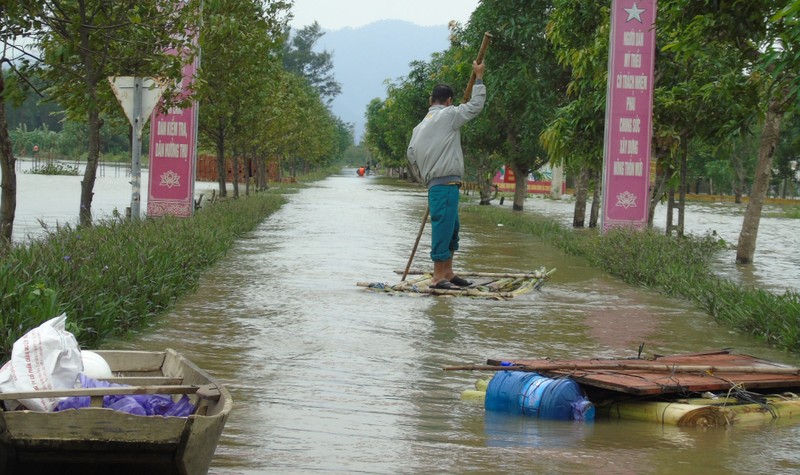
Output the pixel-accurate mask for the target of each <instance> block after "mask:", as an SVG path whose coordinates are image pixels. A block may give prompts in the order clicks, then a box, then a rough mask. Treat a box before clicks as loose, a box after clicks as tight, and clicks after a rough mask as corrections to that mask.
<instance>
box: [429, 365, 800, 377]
mask: <svg viewBox="0 0 800 475" xmlns="http://www.w3.org/2000/svg"><path fill="white" fill-rule="evenodd" d="M442 369H444V370H445V371H527V372H536V371H608V370H611V371H613V370H618V371H641V372H658V373H663V372H666V373H738V374H789V375H791V374H794V375H800V368H794V367H788V366H764V365H760V366H714V365H681V364H668V363H666V364H665V363H656V364H629V363H597V364H578V363H542V364H531V365H517V366H498V365H464V366H446V367H444V368H442Z"/></svg>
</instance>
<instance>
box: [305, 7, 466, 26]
mask: <svg viewBox="0 0 800 475" xmlns="http://www.w3.org/2000/svg"><path fill="white" fill-rule="evenodd" d="M478 3H480V2H479V0H294V7H292V13H293V14H294V19H293V20H292V21H291V26H292V27H293V28H295V29H299V28H302V27H304V26H308V25H310V24H312V23H313V22H314V20H316V21H317V23H319V24H320V26H321V27H322V28H323V29H325V30H339V29H342V28H347V27H350V28H358V27H360V26H364V25H368V24H370V23H374V22H376V21H378V20H384V19H393V20H405V21H409V22H411V23H415V24H417V25H421V26H432V25H446V24H447V23H448V22H449V21H450V20H456V21H458V22H460V23H462V24H466V23H467V21H468V20H469V16H470V14H472V12H473V11H475V8H477V7H478Z"/></svg>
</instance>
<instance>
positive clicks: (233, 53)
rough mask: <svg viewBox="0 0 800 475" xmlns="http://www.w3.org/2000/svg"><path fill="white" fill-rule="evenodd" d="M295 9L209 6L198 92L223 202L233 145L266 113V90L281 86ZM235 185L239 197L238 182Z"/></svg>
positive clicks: (235, 2)
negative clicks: (282, 55) (286, 34)
mask: <svg viewBox="0 0 800 475" xmlns="http://www.w3.org/2000/svg"><path fill="white" fill-rule="evenodd" d="M289 6H290V4H289V3H288V2H283V1H274V2H269V3H266V4H265V3H262V2H260V1H257V0H246V1H239V0H215V1H208V2H206V3H205V4H204V9H203V28H202V29H201V30H200V47H201V50H202V51H203V62H202V64H201V67H200V71H199V74H198V75H199V81H198V87H197V92H198V97H199V100H200V111H201V112H200V121H199V130H200V133H201V139H204V140H205V141H206V142H207V143H209V144H211V146H212V147H213V148H214V149H215V151H216V162H217V175H218V178H217V180H218V184H219V195H220V196H221V197H225V196H227V195H228V192H227V188H226V178H227V175H228V173H227V166H226V158H227V156H226V145H227V142H228V141H229V140H230V141H237V140H238V141H239V146H240V147H241V143H242V142H241V141H242V140H243V139H242V134H243V133H246V132H245V131H246V130H248V127H247V126H248V124H247V121H246V117H248V115H247V114H248V113H249V112H250V111H253V110H257V109H260V107H261V106H260V103H259V102H258V101H259V100H260V99H263V97H264V96H263V95H262V89H265V88H270V87H275V84H276V81H275V79H276V78H277V76H276V73H275V71H276V70H277V69H279V68H278V67H277V66H276V65H279V64H280V63H279V62H278V61H279V60H278V58H277V54H276V52H277V51H278V50H279V48H280V41H281V35H282V34H283V31H284V29H285V27H286V21H287V20H286V17H285V16H284V14H285V12H286V11H287V10H288V8H289ZM233 78H235V80H232V79H233ZM250 120H251V121H252V120H254V119H253V118H252V117H251V118H250ZM237 134H238V135H237ZM237 159H238V157H237ZM235 170H236V169H235ZM234 186H235V192H236V193H238V184H237V183H236V180H234Z"/></svg>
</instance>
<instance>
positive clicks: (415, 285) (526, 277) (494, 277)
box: [356, 267, 555, 300]
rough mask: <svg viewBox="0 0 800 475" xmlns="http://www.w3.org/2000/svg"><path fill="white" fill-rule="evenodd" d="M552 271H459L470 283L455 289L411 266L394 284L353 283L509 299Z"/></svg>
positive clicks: (413, 292) (377, 289)
mask: <svg viewBox="0 0 800 475" xmlns="http://www.w3.org/2000/svg"><path fill="white" fill-rule="evenodd" d="M554 272H555V269H551V270H549V271H548V270H546V269H545V268H544V267H543V268H541V269H539V270H538V271H534V272H528V273H518V274H513V273H500V272H459V275H460V276H461V277H464V278H467V279H469V280H472V281H473V284H472V285H470V286H469V287H462V288H460V289H458V290H447V289H437V288H433V287H431V277H432V274H431V273H430V272H425V271H421V270H411V271H410V272H409V273H408V275H409V276H411V278H409V279H408V280H404V281H401V282H399V283H397V284H394V285H391V284H387V283H384V282H358V283H356V285H358V286H359V287H364V288H366V289H368V290H371V291H375V292H388V293H392V294H404V295H410V296H430V295H439V296H450V297H472V298H478V299H491V300H508V299H512V298H514V297H517V296H519V295H522V294H525V293H527V292H530V291H532V290H539V289H540V288H541V287H542V285H544V283H545V282H546V281H547V280H548V279H549V278H550V276H551V275H552V274H553V273H554ZM395 273H396V274H403V271H397V270H396V271H395Z"/></svg>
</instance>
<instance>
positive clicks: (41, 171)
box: [28, 163, 80, 176]
mask: <svg viewBox="0 0 800 475" xmlns="http://www.w3.org/2000/svg"><path fill="white" fill-rule="evenodd" d="M28 173H32V174H35V175H72V176H77V175H79V174H80V172H79V171H78V167H77V166H75V165H64V164H63V163H48V164H46V165H42V166H40V167H33V168H31V169H30V171H28Z"/></svg>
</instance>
